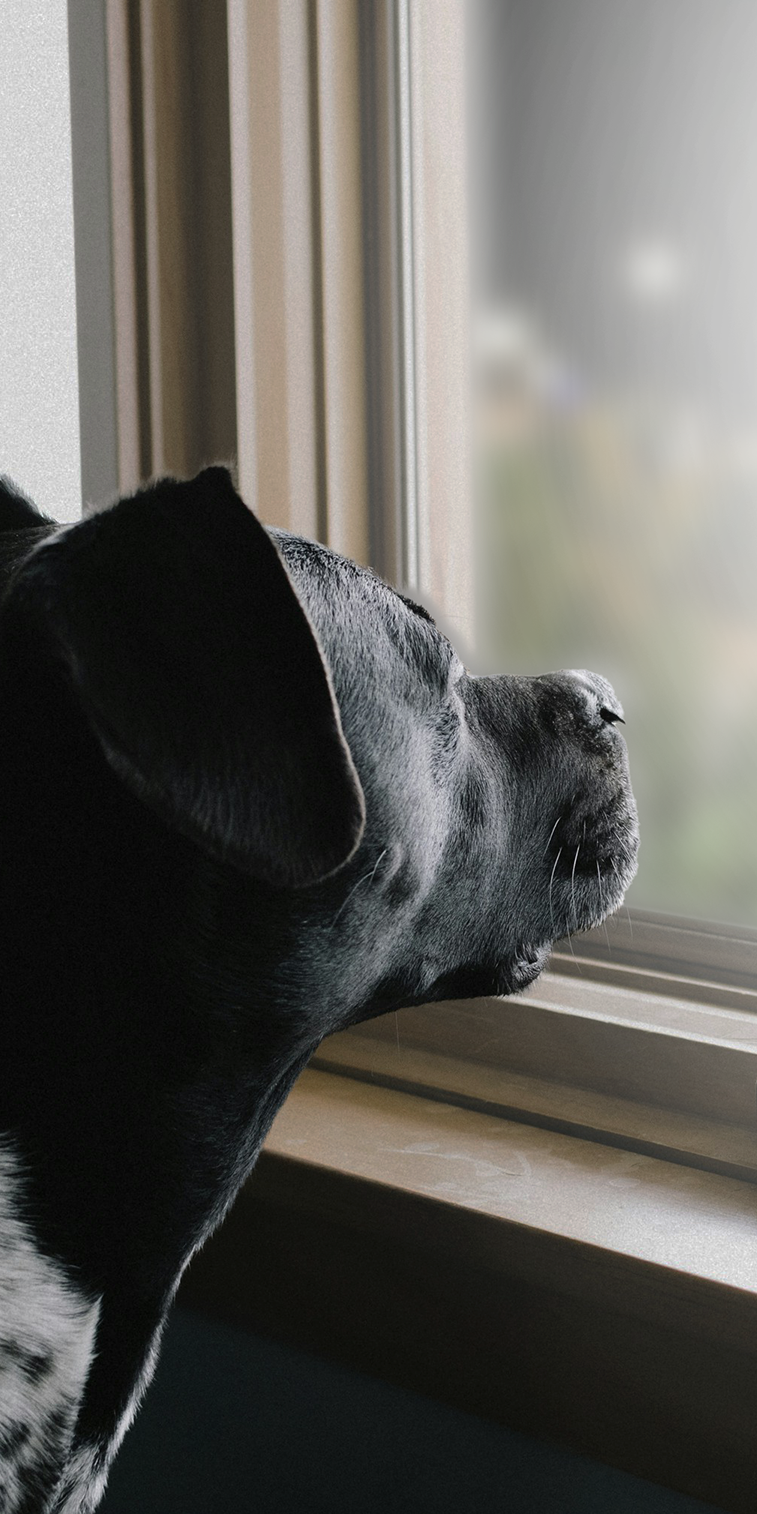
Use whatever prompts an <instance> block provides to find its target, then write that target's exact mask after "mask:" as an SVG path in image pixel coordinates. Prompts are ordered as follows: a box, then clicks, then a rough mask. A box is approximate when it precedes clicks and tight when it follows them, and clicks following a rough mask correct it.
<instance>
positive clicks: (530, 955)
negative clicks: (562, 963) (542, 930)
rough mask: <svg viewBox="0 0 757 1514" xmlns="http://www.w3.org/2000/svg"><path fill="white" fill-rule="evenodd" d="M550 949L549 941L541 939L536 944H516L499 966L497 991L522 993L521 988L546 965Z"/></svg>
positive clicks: (527, 984) (532, 980) (526, 985)
mask: <svg viewBox="0 0 757 1514" xmlns="http://www.w3.org/2000/svg"><path fill="white" fill-rule="evenodd" d="M551 950H552V942H551V941H543V942H541V943H540V944H539V945H538V946H534V945H532V944H528V945H525V944H523V945H520V946H518V948H517V949H516V951H515V953H514V955H513V956H512V957H510V958H508V960H507V961H506V962H503V963H502V964H501V966H500V969H499V974H500V978H501V986H500V987H499V988H498V990H497V992H498V993H501V994H519V993H522V992H523V989H524V988H528V986H529V984H530V983H533V982H534V979H535V978H538V976H539V973H540V972H542V970H543V969H544V968H545V967H546V965H547V962H548V960H549V954H550V952H551Z"/></svg>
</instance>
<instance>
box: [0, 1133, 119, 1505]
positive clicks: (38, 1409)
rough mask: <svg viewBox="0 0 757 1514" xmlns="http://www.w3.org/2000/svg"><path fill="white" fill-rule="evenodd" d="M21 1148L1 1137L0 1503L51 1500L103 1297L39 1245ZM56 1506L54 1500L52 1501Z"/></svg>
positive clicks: (64, 1459) (68, 1443)
mask: <svg viewBox="0 0 757 1514" xmlns="http://www.w3.org/2000/svg"><path fill="white" fill-rule="evenodd" d="M23 1188H24V1185H23V1177H22V1176H21V1168H20V1164H19V1161H18V1159H17V1157H16V1154H15V1153H14V1152H13V1150H12V1149H11V1148H10V1147H9V1145H8V1144H7V1143H6V1142H3V1143H2V1144H1V1145H0V1508H2V1509H3V1511H4V1514H15V1511H16V1510H17V1509H20V1508H22V1507H23V1508H29V1507H34V1508H40V1509H45V1508H47V1507H48V1502H47V1500H48V1496H49V1495H50V1493H51V1492H52V1490H53V1489H55V1487H56V1485H57V1484H58V1482H59V1479H60V1476H61V1473H62V1472H63V1470H64V1468H65V1467H66V1463H67V1461H68V1455H69V1450H70V1447H71V1440H72V1434H73V1429H74V1425H75V1422H76V1416H77V1413H78V1410H79V1406H80V1404H81V1400H82V1395H83V1392H84V1385H85V1383H86V1379H87V1374H88V1371H89V1367H90V1363H91V1361H92V1356H93V1352H94V1342H95V1331H96V1327H97V1319H98V1313H99V1304H98V1303H93V1302H91V1301H89V1300H88V1299H86V1298H85V1297H84V1296H83V1295H82V1294H81V1293H80V1292H78V1291H77V1289H76V1288H75V1287H74V1286H73V1284H72V1283H71V1281H70V1280H69V1278H68V1277H67V1276H66V1274H65V1272H64V1271H63V1269H62V1267H60V1266H59V1265H58V1264H57V1263H56V1262H53V1261H52V1260H50V1258H48V1257H46V1256H45V1255H44V1254H43V1253H42V1252H41V1251H40V1250H39V1248H38V1247H37V1246H36V1245H35V1241H34V1237H33V1234H32V1232H31V1230H30V1229H29V1227H28V1225H27V1223H26V1222H25V1219H24V1218H23ZM53 1507H54V1505H53Z"/></svg>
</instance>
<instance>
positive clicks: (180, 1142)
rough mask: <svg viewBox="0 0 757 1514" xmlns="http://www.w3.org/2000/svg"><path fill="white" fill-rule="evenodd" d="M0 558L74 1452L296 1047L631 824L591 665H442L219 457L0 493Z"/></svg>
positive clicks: (25, 960)
mask: <svg viewBox="0 0 757 1514" xmlns="http://www.w3.org/2000/svg"><path fill="white" fill-rule="evenodd" d="M0 572H2V573H3V574H4V578H5V582H6V589H5V594H4V598H3V600H2V607H1V608H0V920H1V921H2V932H1V933H0V982H2V1014H1V1015H0V1133H3V1134H4V1135H5V1137H6V1138H7V1139H8V1140H10V1141H11V1142H12V1145H13V1148H14V1150H15V1151H17V1152H18V1153H19V1154H20V1157H21V1159H22V1160H23V1164H24V1170H25V1172H26V1174H27V1178H26V1182H25V1189H24V1198H25V1212H26V1215H27V1217H28V1220H29V1223H30V1225H31V1226H32V1229H33V1233H34V1236H35V1239H36V1242H37V1244H38V1246H39V1248H40V1250H41V1251H43V1252H44V1253H45V1254H47V1255H48V1256H51V1257H54V1258H57V1259H59V1260H60V1261H61V1262H62V1264H63V1265H64V1267H65V1269H66V1273H67V1275H68V1276H69V1277H70V1278H71V1279H72V1281H73V1282H74V1283H75V1285H76V1286H77V1288H81V1290H82V1291H83V1293H84V1294H85V1295H86V1296H87V1297H90V1298H101V1299H102V1306H101V1314H100V1320H99V1326H98V1334H97V1343H96V1356H95V1359H94V1361H93V1364H92V1366H91V1370H90V1372H89V1376H88V1379H87V1383H86V1390H85V1394H84V1401H83V1405H82V1408H81V1412H80V1415H79V1420H78V1423H77V1426H76V1434H75V1440H74V1447H73V1453H75V1452H76V1450H77V1448H80V1447H83V1446H96V1447H98V1448H99V1453H100V1457H101V1459H105V1460H107V1447H108V1444H109V1441H110V1439H111V1437H112V1436H113V1433H114V1430H115V1429H116V1426H117V1424H118V1422H119V1419H120V1417H121V1415H122V1413H123V1412H124V1410H125V1409H126V1407H127V1405H128V1404H129V1401H130V1398H131V1396H132V1394H133V1391H134V1386H135V1383H136V1381H137V1380H138V1378H139V1375H140V1372H141V1370H142V1366H143V1363H144V1360H145V1356H146V1354H147V1352H148V1350H149V1347H150V1343H151V1341H152V1340H153V1337H154V1336H155V1332H156V1330H157V1329H158V1328H159V1327H160V1325H161V1323H162V1321H163V1319H164V1317H165V1313H166V1310H167V1308H168V1306H169V1304H170V1301H171V1299H172V1297H173V1294H174V1291H175V1288H176V1286H177V1282H178V1278H179V1276H180V1274H181V1271H182V1269H183V1267H184V1265H185V1264H186V1261H187V1260H188V1258H189V1256H190V1255H191V1253H192V1252H193V1250H194V1249H195V1248H196V1247H197V1246H198V1245H200V1244H201V1243H202V1241H203V1240H204V1239H205V1238H206V1236H207V1235H208V1234H209V1232H210V1231H211V1230H212V1229H213V1228H214V1227H215V1225H217V1224H218V1222H219V1221H220V1219H221V1218H222V1216H223V1214H224V1212H225V1210H226V1208H227V1207H228V1205H229V1203H230V1202H231V1201H232V1199H233V1197H234V1195H235V1193H236V1191H237V1189H238V1187H239V1184H240V1183H241V1182H242V1180H243V1179H244V1177H245V1176H246V1175H247V1173H248V1172H249V1171H250V1168H251V1166H252V1164H253V1162H254V1160H255V1156H256V1154H257V1152H258V1150H259V1148H260V1145H261V1143H262V1140H263V1138H264V1136H265V1133H266V1130H267V1128H268V1126H269V1124H270V1122H271V1120H272V1118H273V1116H274V1114H275V1112H276V1109H277V1108H278V1106H279V1105H280V1103H281V1101H282V1100H283V1098H284V1097H285V1095H286V1093H287V1091H288V1089H289V1088H290V1086H291V1084H292V1082H293V1081H294V1079H295V1077H296V1076H297V1073H298V1072H299V1070H300V1069H301V1068H302V1067H303V1066H304V1064H305V1062H306V1061H307V1059H308V1057H309V1056H310V1054H311V1053H312V1051H313V1050H314V1048H315V1047H316V1046H317V1045H318V1043H319V1041H320V1040H321V1039H322V1037H323V1036H324V1035H326V1034H328V1033H329V1032H331V1031H333V1030H336V1029H337V1028H339V1027H342V1026H345V1025H347V1024H350V1023H353V1022H355V1021H357V1020H360V1019H362V1018H366V1017H368V1016H371V1015H375V1014H378V1013H382V1012H383V1011H384V1010H387V1009H392V1008H396V1007H398V1006H399V1005H402V1004H409V1003H414V1002H423V1001H425V1000H432V999H439V998H442V997H448V996H451V995H455V994H465V995H469V994H483V993H491V992H495V993H502V992H505V993H507V992H511V991H513V990H515V989H518V988H520V987H522V986H524V985H525V984H526V983H527V982H529V981H530V980H531V979H532V978H533V977H534V976H535V975H536V974H537V973H538V971H539V969H540V967H541V966H542V965H543V963H544V961H545V960H546V956H547V954H548V950H549V945H550V943H551V941H552V940H553V939H554V938H555V937H557V936H560V935H564V934H565V933H566V931H567V930H568V929H570V930H574V929H577V928H581V927H583V926H587V925H589V924H592V923H595V922H596V921H598V920H599V919H600V918H602V916H603V915H604V914H605V913H607V912H608V910H609V909H611V908H612V907H614V906H615V905H616V904H617V903H618V902H619V900H620V898H621V897H622V894H623V890H624V888H625V886H626V885H627V883H628V881H629V880H630V878H631V876H632V874H633V871H634V867H635V856H636V848H637V830H636V818H635V811H634V806H633V800H632V797H631V792H630V787H629V782H628V774H627V765H626V758H625V748H624V745H623V742H622V738H621V737H620V736H619V734H618V732H617V730H616V729H615V725H614V722H615V720H616V719H618V718H619V717H620V711H619V707H618V705H617V701H616V700H615V696H614V695H613V694H612V690H610V689H609V686H608V685H606V684H605V683H604V681H603V680H601V679H598V678H596V677H594V675H589V674H581V675H575V674H571V673H561V674H555V675H550V676H548V677H545V678H542V679H516V678H502V679H474V678H471V677H469V676H468V675H467V674H466V673H465V672H464V670H463V669H462V668H461V666H460V664H459V662H458V660H457V658H456V656H455V654H454V652H453V650H452V648H451V647H450V645H449V643H448V642H447V641H446V640H445V638H444V637H443V636H441V634H440V633H439V631H438V630H437V629H436V627H435V626H434V624H433V622H432V621H430V620H429V619H428V617H427V616H426V613H425V612H419V611H418V609H417V607H414V606H413V605H412V603H410V602H407V601H405V600H403V599H402V598H401V597H400V596H399V595H397V594H395V593H394V592H393V591H392V590H390V589H389V588H387V587H386V586H385V585H384V584H382V583H381V582H380V581H379V580H378V579H376V578H375V577H374V575H372V574H371V573H369V572H367V571H366V570H364V569H361V568H358V567H356V566H355V565H354V564H352V563H348V562H346V561H345V560H344V559H342V558H339V557H337V556H336V555H335V554H333V553H331V552H329V551H327V550H326V549H325V548H322V547H318V546H315V545H313V544H312V543H307V542H303V541H300V540H299V539H297V538H294V537H290V536H287V535H286V534H285V533H280V532H271V533H269V532H266V531H264V530H263V528H262V527H261V526H260V525H259V524H258V522H257V521H256V520H255V518H254V517H253V516H252V515H251V513H250V512H249V511H248V510H247V509H246V508H245V506H244V505H243V504H242V502H241V501H240V500H239V498H238V496H237V495H236V494H235V492H234V490H233V488H232V485H231V481H230V479H229V476H228V474H227V473H226V472H225V470H222V469H218V468H214V469H210V470H206V472H205V473H203V474H201V475H200V476H199V477H198V478H197V479H196V480H194V481H192V482H191V483H177V482H175V481H173V480H162V481H160V482H158V483H156V484H154V485H151V486H150V487H149V488H147V489H144V490H142V491H141V492H140V493H138V494H137V495H136V496H134V497H133V498H132V499H130V500H126V501H123V502H121V503H119V504H117V505H115V506H114V507H112V508H111V509H109V510H107V511H104V512H102V513H101V514H100V515H97V516H95V517H92V518H90V519H88V520H86V521H84V522H82V523H80V524H77V525H75V526H71V527H67V528H56V527H55V526H54V524H53V523H52V522H45V521H44V519H43V518H41V517H40V516H39V515H38V514H37V513H36V511H35V510H34V507H33V506H32V505H31V504H29V502H28V501H25V500H24V499H23V497H22V496H20V495H19V494H18V492H17V491H14V490H13V489H12V488H9V487H8V486H4V487H2V488H0ZM2 1265H3V1263H2V1254H1V1252H0V1273H1V1272H2ZM40 1370H41V1366H40ZM73 1453H72V1454H73ZM51 1507H52V1505H51ZM67 1507H68V1505H67ZM83 1507H89V1505H83Z"/></svg>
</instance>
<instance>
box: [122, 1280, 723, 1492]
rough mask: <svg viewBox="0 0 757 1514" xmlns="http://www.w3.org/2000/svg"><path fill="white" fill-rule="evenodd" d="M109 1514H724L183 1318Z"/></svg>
mask: <svg viewBox="0 0 757 1514" xmlns="http://www.w3.org/2000/svg"><path fill="white" fill-rule="evenodd" d="M101 1509H102V1514H146V1511H149V1514H215V1511H218V1514H247V1511H248V1510H249V1511H250V1514H252V1511H256V1514H290V1511H291V1514H373V1511H375V1514H445V1511H447V1510H449V1514H488V1511H489V1510H491V1511H507V1514H535V1511H538V1514H609V1511H612V1514H708V1511H709V1514H717V1511H715V1510H713V1506H712V1505H710V1504H704V1503H701V1502H700V1501H699V1500H698V1499H694V1498H689V1497H686V1496H685V1495H683V1494H678V1493H673V1492H670V1491H669V1490H667V1489H664V1488H659V1487H656V1486H654V1485H653V1484H652V1483H648V1482H643V1481H641V1480H640V1479H639V1478H636V1477H630V1476H627V1475H626V1474H625V1473H622V1472H618V1471H615V1470H614V1469H612V1468H610V1467H605V1466H602V1465H601V1464H600V1463H598V1462H594V1461H590V1460H589V1459H588V1458H587V1457H583V1456H577V1455H573V1454H571V1453H570V1452H567V1451H563V1450H561V1449H559V1448H558V1447H556V1446H553V1445H550V1444H547V1443H545V1442H541V1441H538V1440H536V1439H534V1438H532V1437H530V1436H526V1435H522V1434H519V1433H517V1432H514V1431H509V1430H505V1429H502V1428H501V1427H500V1426H498V1425H494V1424H490V1423H488V1422H486V1421H484V1420H480V1419H477V1418H475V1417H474V1416H473V1415H470V1414H463V1413H460V1412H458V1411H456V1410H453V1409H450V1408H447V1407H445V1406H444V1405H442V1404H438V1403H435V1402H434V1401H433V1400H431V1399H427V1398H422V1397H420V1396H419V1395H417V1394H414V1393H409V1392H407V1391H406V1390H404V1389H398V1388H392V1387H389V1386H388V1385H387V1384H385V1383H381V1382H377V1381H375V1380H374V1379H372V1378H369V1377H366V1376H364V1375H362V1374H360V1373H357V1372H351V1371H347V1370H346V1369H345V1368H343V1367H338V1366H335V1365H333V1364H332V1363H330V1362H327V1361H323V1360H321V1359H319V1358H316V1357H313V1356H307V1355H305V1354H304V1353H302V1352H299V1351H295V1350H293V1349H292V1348H291V1347H288V1346H281V1345H279V1344H277V1343H276V1342H273V1341H268V1340H263V1339H260V1338H259V1337H256V1336H253V1335H248V1334H246V1333H244V1332H242V1331H238V1330H233V1329H230V1328H228V1327H227V1326H224V1325H220V1324H215V1323H212V1322H210V1321H208V1320H206V1319H204V1318H202V1317H201V1316H199V1315H195V1314H191V1313H189V1312H188V1311H186V1310H184V1311H181V1310H179V1311H177V1312H176V1313H175V1314H174V1315H173V1317H172V1320H171V1324H170V1327H169V1329H168V1331H167V1334H166V1338H165V1344H164V1348H163V1352H162V1355H161V1359H160V1363H159V1366H158V1370H157V1373H156V1376H155V1379H154V1382H153V1384H152V1387H151V1388H150V1391H149V1393H148V1395H147V1398H146V1401H145V1405H144V1407H143V1409H142V1411H141V1413H140V1414H139V1416H138V1418H137V1421H136V1424H135V1426H134V1428H133V1429H132V1430H131V1431H130V1432H129V1435H128V1436H127V1439H126V1442H125V1444H124V1448H123V1450H122V1452H121V1455H120V1457H119V1459H118V1460H117V1462H116V1466H115V1469H114V1472H113V1476H112V1478H111V1482H110V1487H109V1490H108V1493H107V1495H106V1497H105V1499H104V1501H103V1503H102V1505H101Z"/></svg>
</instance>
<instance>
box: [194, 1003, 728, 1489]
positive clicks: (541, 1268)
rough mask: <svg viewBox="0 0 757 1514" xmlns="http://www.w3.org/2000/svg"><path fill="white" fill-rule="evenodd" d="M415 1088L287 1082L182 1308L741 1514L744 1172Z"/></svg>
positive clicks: (319, 1078) (337, 1080)
mask: <svg viewBox="0 0 757 1514" xmlns="http://www.w3.org/2000/svg"><path fill="white" fill-rule="evenodd" d="M503 1008H504V1006H502V1005H500V1009H503ZM376 1023H377V1025H378V1024H381V1022H376ZM385 1023H386V1022H385ZM354 1034H355V1033H351V1036H354ZM341 1039H342V1041H343V1042H344V1041H346V1040H347V1039H348V1038H347V1037H343V1038H341ZM335 1044H336V1043H335V1042H332V1043H330V1044H329V1046H328V1048H326V1050H327V1052H328V1054H329V1055H332V1054H333V1049H334V1046H335ZM374 1050H375V1047H374ZM417 1055H420V1053H417ZM426 1055H428V1053H426ZM418 1070H419V1072H422V1075H423V1077H424V1078H427V1077H428V1072H429V1069H428V1066H426V1068H425V1069H418ZM446 1070H447V1072H449V1071H450V1069H449V1068H447V1069H446ZM436 1071H437V1072H438V1071H439V1069H438V1068H437V1069H436ZM479 1071H480V1069H479ZM490 1075H491V1076H492V1077H494V1078H496V1079H497V1080H498V1081H499V1075H498V1074H496V1073H490ZM752 1086H753V1085H752ZM532 1091H533V1090H532ZM574 1092H575V1091H574ZM424 1094H425V1096H423V1097H421V1096H419V1095H416V1094H413V1093H409V1092H406V1091H400V1090H399V1089H397V1088H392V1087H386V1086H376V1085H373V1086H372V1085H371V1084H370V1083H369V1082H366V1081H362V1080H360V1081H359V1080H358V1079H357V1078H356V1077H355V1076H354V1075H353V1076H347V1077H345V1076H343V1075H337V1074H336V1073H335V1072H333V1071H332V1072H325V1071H323V1070H308V1071H307V1072H306V1073H304V1074H303V1076H302V1077H301V1079H300V1080H299V1082H298V1084H297V1086H296V1088H295V1090H294V1091H293V1093H292V1095H291V1096H290V1098H289V1100H288V1101H287V1103H286V1105H285V1106H284V1108H283V1109H282V1110H281V1112H280V1113H279V1115H278V1117H277V1119H276V1122H275V1124H274V1126H273V1128H272V1130H271V1133H270V1136H269V1139H268V1142H267V1143H266V1148H265V1151H264V1153H263V1155H262V1157H261V1160H260V1163H259V1165H258V1168H257V1169H256V1172H255V1174H254V1175H253V1178H252V1179H251V1181H250V1183H249V1184H247V1185H246V1187H245V1189H244V1191H243V1194H242V1195H241V1198H240V1202H239V1203H238V1205H237V1207H236V1209H235V1211H234V1213H233V1215H232V1216H231V1221H230V1223H227V1225H226V1226H225V1227H224V1229H223V1230H222V1231H221V1232H220V1234H219V1236H218V1237H217V1238H216V1239H215V1240H214V1242H213V1243H211V1245H210V1246H209V1247H208V1248H206V1251H205V1252H203V1253H202V1255H201V1256H200V1257H199V1258H198V1259H197V1261H196V1262H195V1264H194V1265H193V1267H192V1269H190V1272H189V1274H188V1276H187V1279H186V1280H185V1284H184V1300H183V1301H184V1302H185V1303H188V1304H189V1305H190V1306H194V1307H199V1308H203V1309H209V1310H211V1311H212V1312H214V1313H221V1314H223V1315H225V1316H226V1317H227V1318H233V1319H235V1320H236V1321H237V1322H245V1323H247V1324H249V1325H251V1326H252V1327H253V1328H256V1329H259V1330H261V1331H264V1332H269V1333H273V1334H275V1335H278V1336H280V1337H283V1338H285V1339H289V1340H291V1341H295V1342H297V1343H298V1344H300V1345H303V1346H305V1347H306V1348H310V1349H315V1350H320V1351H323V1352H324V1353H326V1354H331V1355H334V1356H336V1357H337V1358H339V1359H341V1360H345V1361H347V1362H349V1363H350V1364H351V1365H356V1366H358V1367H361V1368H363V1369H364V1370H366V1371H369V1372H373V1373H375V1374H376V1375H380V1376H383V1377H385V1378H388V1379H389V1380H390V1381H395V1382H398V1383H402V1384H404V1385H405V1386H409V1387H412V1388H415V1389H416V1390H418V1391H421V1392H424V1393H429V1394H432V1395H435V1396H437V1397H441V1398H443V1399H446V1400H447V1401H449V1402H452V1403H454V1404H456V1405H458V1406H461V1407H464V1408H466V1409H469V1410H472V1411H473V1412H476V1413H480V1414H484V1415H488V1416H491V1417H494V1418H496V1419H499V1420H500V1421H502V1422H505V1423H508V1424H510V1425H515V1426H517V1427H519V1428H523V1429H528V1430H531V1431H535V1432H536V1433H541V1434H543V1435H547V1436H551V1437H553V1438H555V1439H558V1440H560V1441H562V1442H564V1443H567V1444H569V1445H572V1446H573V1447H575V1448H576V1449H580V1450H582V1451H584V1452H587V1453H588V1454H591V1455H594V1456H597V1457H599V1458H600V1459H603V1460H605V1461H608V1462H610V1463H613V1464H615V1465H617V1466H620V1467H623V1468H625V1469H626V1470H629V1471H632V1472H634V1473H636V1474H637V1475H639V1476H644V1477H649V1478H652V1479H654V1480H656V1481H659V1482H662V1483H667V1484H668V1485H670V1486H673V1487H677V1488H680V1489H681V1490H683V1491H686V1492H689V1493H691V1494H693V1495H695V1496H698V1497H700V1498H705V1499H708V1500H709V1501H711V1502H713V1503H716V1504H718V1505H719V1506H721V1507H723V1508H726V1509H732V1510H735V1511H741V1510H743V1511H745V1514H746V1511H747V1510H750V1511H751V1510H752V1509H753V1507H754V1489H755V1486H757V1451H756V1450H755V1445H754V1440H755V1437H754V1421H755V1410H757V1401H756V1400H757V1245H756V1244H755V1237H756V1236H757V1225H756V1223H755V1221H756V1220H757V1190H755V1187H754V1185H753V1183H752V1182H747V1181H743V1180H739V1179H738V1178H735V1177H733V1176H725V1175H723V1174H722V1173H719V1172H713V1171H707V1170H702V1168H701V1166H693V1165H689V1164H687V1163H683V1162H682V1161H680V1160H676V1161H667V1160H662V1159H661V1158H660V1157H659V1156H653V1155H649V1154H646V1153H643V1152H640V1151H629V1150H628V1149H623V1148H621V1147H618V1146H615V1145H609V1144H606V1143H605V1142H604V1141H603V1140H601V1139H598V1138H597V1134H596V1132H595V1134H594V1135H593V1136H592V1138H591V1139H585V1138H584V1137H583V1136H581V1135H578V1134H576V1133H575V1132H571V1133H568V1132H567V1131H566V1130H560V1129H556V1128H554V1125H552V1126H551V1127H550V1128H545V1126H544V1124H543V1123H539V1124H536V1123H531V1122H528V1123H526V1122H524V1121H523V1120H521V1119H513V1118H503V1114H502V1109H501V1101H500V1109H499V1111H498V1112H497V1113H496V1114H495V1113H490V1112H486V1110H485V1109H483V1108H482V1107H480V1104H479V1105H477V1106H476V1107H462V1106H461V1104H460V1103H450V1102H442V1099H441V1097H440V1096H435V1095H434V1094H433V1093H432V1095H431V1097H429V1096H428V1087H426V1088H425V1089H424ZM682 1118H685V1117H682ZM734 1139H737V1138H736V1137H734Z"/></svg>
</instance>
